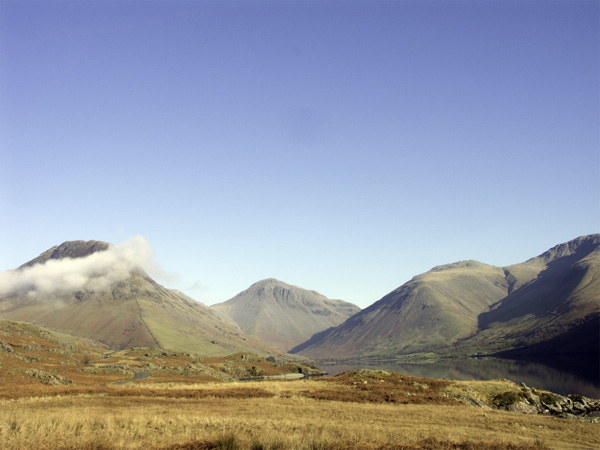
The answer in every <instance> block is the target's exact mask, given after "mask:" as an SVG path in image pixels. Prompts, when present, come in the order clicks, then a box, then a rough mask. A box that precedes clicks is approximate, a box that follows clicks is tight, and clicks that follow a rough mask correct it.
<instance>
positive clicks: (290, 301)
mask: <svg viewBox="0 0 600 450" xmlns="http://www.w3.org/2000/svg"><path fill="white" fill-rule="evenodd" d="M212 308H213V309H215V310H217V311H220V312H222V313H225V314H227V315H228V316H229V317H231V318H232V320H233V321H234V322H235V323H237V324H238V325H239V327H240V328H241V329H242V331H244V332H245V333H248V334H251V335H253V336H257V337H259V338H260V339H261V340H263V341H264V342H266V343H268V344H270V345H273V346H275V347H277V348H279V349H281V350H285V351H287V350H289V349H291V348H292V347H294V346H296V345H298V344H300V343H302V342H304V341H306V340H307V339H308V338H310V337H311V336H312V335H313V334H315V333H317V332H319V331H323V330H326V329H328V328H331V327H334V326H336V325H339V324H340V323H342V322H343V321H344V320H346V319H347V318H349V317H350V316H352V315H353V314H355V313H357V312H358V311H360V308H359V307H358V306H356V305H353V304H352V303H348V302H344V301H342V300H330V299H328V298H327V297H325V296H324V295H322V294H319V293H318V292H315V291H309V290H306V289H302V288H299V287H297V286H292V285H289V284H286V283H284V282H282V281H279V280H275V279H273V278H270V279H267V280H262V281H259V282H257V283H254V284H253V285H252V286H250V287H249V288H248V289H246V290H245V291H243V292H241V293H239V294H238V295H236V296H235V297H233V298H232V299H230V300H227V301H226V302H223V303H219V304H216V305H213V307H212Z"/></svg>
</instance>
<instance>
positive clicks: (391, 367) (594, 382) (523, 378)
mask: <svg viewBox="0 0 600 450" xmlns="http://www.w3.org/2000/svg"><path fill="white" fill-rule="evenodd" d="M558 365H559V364H558V363H557V360H556V359H554V360H553V365H552V367H551V366H550V365H548V362H545V363H544V362H541V361H523V360H508V359H499V358H480V359H477V358H464V359H445V360H441V361H438V362H436V363H430V364H408V363H397V362H394V361H381V362H378V363H366V362H365V363H360V362H356V363H349V364H341V363H335V364H332V363H327V362H318V363H317V366H318V367H319V369H321V370H323V371H324V372H328V373H329V374H330V375H336V374H338V373H340V372H343V371H346V370H352V369H381V370H388V371H393V372H400V373H404V374H407V375H414V376H419V377H426V378H449V379H451V380H493V379H498V378H506V379H509V380H511V381H514V382H515V383H525V384H526V385H527V386H529V387H533V388H539V389H546V390H548V391H551V392H556V393H557V394H561V395H567V394H579V395H584V396H586V397H590V398H600V380H599V379H598V369H597V368H596V367H595V366H594V365H593V364H591V365H588V366H586V365H585V364H582V362H581V361H578V362H577V364H575V362H569V361H563V365H562V366H561V367H557V366H558Z"/></svg>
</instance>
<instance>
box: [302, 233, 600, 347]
mask: <svg viewBox="0 0 600 450" xmlns="http://www.w3.org/2000/svg"><path fill="white" fill-rule="evenodd" d="M599 271H600V235H591V236H583V237H580V238H578V239H575V240H573V241H570V242H568V243H565V244H560V245H558V246H556V247H554V248H552V249H550V250H548V251H547V252H545V253H544V254H542V255H540V256H538V257H535V258H532V259H530V260H528V261H526V262H524V263H521V264H515V265H513V266H508V267H505V268H500V267H494V266H488V265H486V264H482V263H478V262H475V261H466V262H461V263H455V264H449V265H445V266H439V267H436V268H434V269H432V270H431V271H429V272H427V273H424V274H422V275H419V276H416V277H414V278H413V279H412V280H410V281H409V282H408V283H406V284H404V285H403V286H401V287H399V288H398V289H396V290H395V291H393V292H391V293H390V294H388V295H386V296H385V297H383V298H382V299H381V300H379V301H378V302H376V303H374V304H373V305H371V306H370V307H369V308H366V309H365V310H363V311H361V312H360V313H358V314H356V315H355V316H353V317H351V318H350V319H348V320H347V321H346V322H344V323H343V324H342V325H340V326H338V327H336V328H334V329H331V330H327V331H325V332H322V333H319V334H317V335H315V336H313V337H312V338H311V339H310V340H308V341H307V342H305V343H303V344H301V345H299V346H297V347H296V348H294V349H292V350H291V352H292V353H299V354H301V355H304V356H309V357H313V358H347V357H350V356H353V357H357V356H358V357H369V356H395V355H399V354H410V353H418V352H431V351H433V352H436V353H440V354H450V353H452V354H461V353H462V354H466V353H475V352H482V353H489V352H497V351H503V350H509V349H516V348H520V347H525V346H529V348H531V349H537V351H538V352H546V353H547V352H548V351H550V349H551V348H552V347H551V346H548V345H541V344H542V343H543V342H545V341H550V340H553V341H552V342H562V343H563V345H565V346H566V345H567V344H566V343H565V340H569V342H570V344H569V348H570V349H571V351H574V348H578V349H580V350H581V352H582V353H586V352H587V351H588V350H589V349H590V348H593V346H589V345H587V344H584V343H583V342H582V343H579V344H578V343H577V342H573V339H572V338H569V336H571V337H572V336H579V335H580V333H577V332H575V331H573V330H575V328H576V327H578V326H580V325H581V324H583V323H588V322H589V321H590V320H591V318H592V317H593V316H594V315H595V314H598V312H599V311H600V284H599V283H600V273H599ZM562 335H564V336H565V337H564V338H560V336H562ZM534 344H536V346H534V347H532V346H533V345H534ZM586 349H588V350H586ZM554 350H556V348H555V347H554ZM595 358H598V355H595Z"/></svg>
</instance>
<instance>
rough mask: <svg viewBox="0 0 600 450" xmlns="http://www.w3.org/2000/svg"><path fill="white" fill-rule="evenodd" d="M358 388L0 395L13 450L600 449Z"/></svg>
mask: <svg viewBox="0 0 600 450" xmlns="http://www.w3.org/2000/svg"><path fill="white" fill-rule="evenodd" d="M364 381H367V384H364V383H363V382H364ZM357 382H358V383H360V384H359V385H358V386H359V387H360V388H361V389H360V390H359V389H354V387H355V386H354V385H349V384H347V383H345V382H342V383H337V382H332V381H323V380H310V381H302V380H299V381H276V382H238V383H227V384H224V383H203V384H182V383H160V384H153V383H142V382H140V383H135V384H134V383H132V384H130V385H126V386H123V387H113V386H107V387H104V388H100V387H98V388H97V389H95V390H93V389H90V392H78V391H77V390H71V391H70V390H69V389H64V388H61V387H51V386H44V387H40V389H39V390H38V392H35V393H34V392H32V391H30V392H29V393H28V395H27V396H13V397H12V398H3V399H0V442H1V443H2V448H3V449H5V450H17V449H32V450H42V449H44V450H59V449H64V450H66V449H69V450H71V449H73V450H74V449H81V450H86V449H89V450H108V449H115V450H116V449H119V450H121V449H123V450H125V449H131V450H134V449H135V450H138V449H139V450H141V449H149V450H150V449H156V450H158V449H161V450H162V449H164V450H166V449H171V450H176V449H189V450H193V449H203V448H206V449H209V448H222V449H235V448H238V449H249V450H250V449H254V450H258V449H323V450H325V449H343V448H348V449H365V450H366V449H434V448H435V449H437V448H440V449H446V448H447V449H472V450H475V449H498V450H501V449H514V450H517V449H561V450H563V449H564V450H568V449H597V448H599V447H600V424H594V423H589V422H584V421H578V420H566V419H561V418H555V417H550V416H541V415H526V414H521V413H512V412H507V411H497V410H492V409H481V408H475V407H473V406H467V405H464V404H461V403H459V402H457V401H454V400H451V399H448V398H447V397H440V398H439V399H438V400H435V401H433V402H431V401H429V400H428V399H431V397H435V395H434V394H431V393H428V394H426V395H425V396H424V397H423V396H422V395H419V393H418V392H415V394H414V395H409V396H408V397H407V398H409V399H410V398H414V399H415V402H405V399H403V397H404V394H402V395H398V397H397V399H396V400H397V402H396V401H393V397H390V398H388V399H384V398H382V397H381V395H380V394H381V392H380V391H381V390H383V389H384V388H386V389H388V390H389V388H390V386H389V385H387V383H386V382H385V381H384V382H383V383H381V386H379V385H378V386H373V390H370V389H369V383H370V382H371V380H364V379H361V378H359V380H357ZM384 385H386V386H384ZM465 387H468V386H465ZM455 388H456V387H455ZM469 388H470V387H469ZM419 389H422V390H423V391H424V390H426V388H421V387H419V386H417V389H416V391H418V390H419ZM429 389H430V390H432V391H434V390H435V389H434V388H429ZM440 389H444V387H442V388H440ZM336 390H338V391H339V395H340V397H339V398H334V397H335V392H336ZM355 394H356V395H355ZM390 400H391V401H390Z"/></svg>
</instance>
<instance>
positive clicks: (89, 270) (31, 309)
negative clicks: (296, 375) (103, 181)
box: [0, 241, 280, 355]
mask: <svg viewBox="0 0 600 450" xmlns="http://www.w3.org/2000/svg"><path fill="white" fill-rule="evenodd" d="M114 248H115V247H113V246H110V245H109V244H106V243H99V242H97V241H88V242H84V241H74V242H66V243H64V244H62V245H60V246H58V247H53V248H52V249H50V250H48V251H47V252H44V253H42V255H40V256H39V257H38V258H36V259H34V260H32V261H30V262H29V263H26V264H24V265H23V266H21V267H20V268H19V269H17V270H16V271H11V273H3V275H4V277H3V280H5V285H8V286H10V287H11V289H10V291H9V292H4V293H3V294H2V295H0V318H2V319H8V320H17V321H23V322H30V323H35V324H38V325H41V326H44V327H47V328H50V329H52V330H56V331H60V332H63V333H67V334H70V335H74V336H83V337H88V338H91V339H94V340H97V341H99V342H102V343H104V344H106V345H108V346H110V347H111V348H115V349H123V348H128V347H134V346H145V347H158V348H162V349H169V350H175V351H186V352H194V353H201V354H204V355H225V354H231V353H235V352H254V353H257V354H260V355H269V354H277V353H280V352H278V351H277V350H276V349H274V348H271V347H269V346H267V345H265V344H264V343H262V342H261V341H260V340H259V339H257V338H255V337H253V336H247V335H245V334H244V333H243V332H241V330H239V329H238V328H237V327H235V326H232V325H230V324H228V323H225V322H224V321H222V320H220V319H219V318H217V317H216V315H214V314H213V313H212V311H211V310H210V309H209V308H207V307H206V306H204V305H202V304H201V303H198V302H195V301H193V300H191V299H190V298H189V297H187V296H185V295H184V294H182V293H180V292H178V291H171V290H168V289H165V288H164V287H163V286H161V285H159V284H158V283H156V282H155V281H154V280H152V279H151V278H150V277H149V276H148V275H147V274H146V273H145V272H144V271H143V270H141V269H139V268H138V267H136V265H135V262H136V260H135V258H131V257H130V256H131V255H130V252H129V250H130V249H126V251H123V252H120V253H119V252H117V251H116V250H113V249H114ZM111 252H112V254H111ZM115 255H116V256H115ZM127 258H129V259H127ZM125 262H127V263H125ZM57 284H58V286H57ZM0 288H1V286H0Z"/></svg>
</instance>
